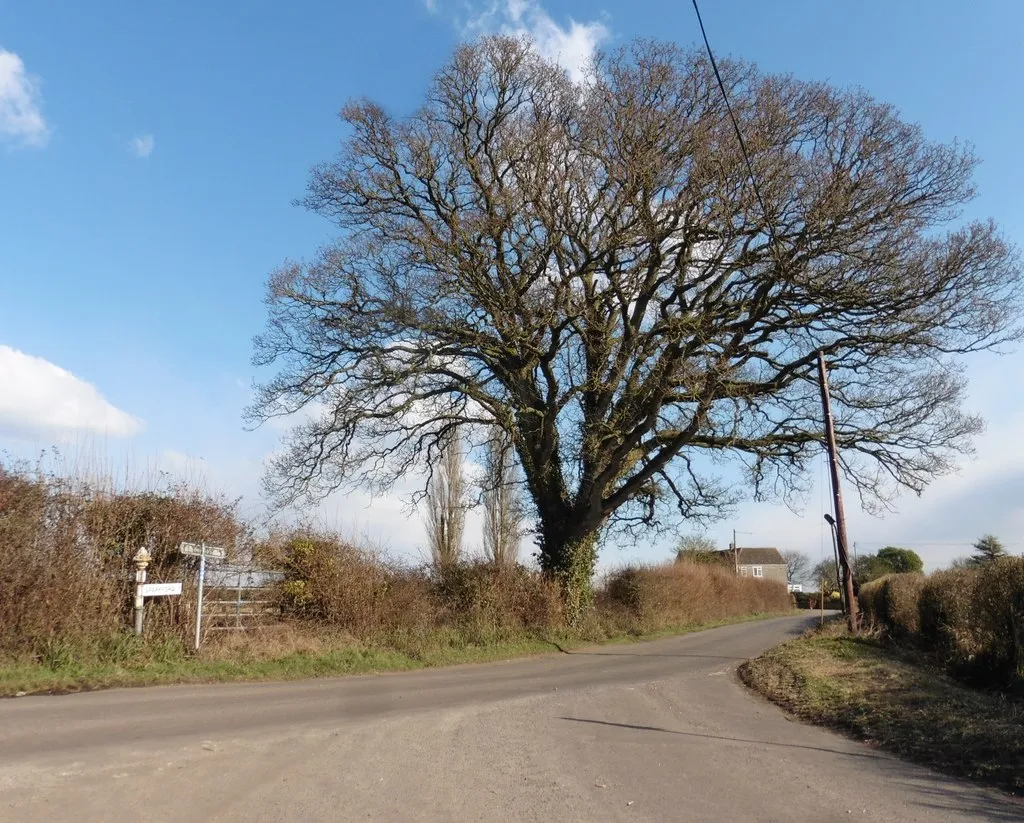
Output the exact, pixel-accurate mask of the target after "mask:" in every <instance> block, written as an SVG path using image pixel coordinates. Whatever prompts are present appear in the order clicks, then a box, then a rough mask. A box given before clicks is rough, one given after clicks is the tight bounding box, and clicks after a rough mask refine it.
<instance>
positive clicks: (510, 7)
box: [428, 0, 610, 82]
mask: <svg viewBox="0 0 1024 823" xmlns="http://www.w3.org/2000/svg"><path fill="white" fill-rule="evenodd" d="M431 2H432V0H430V2H428V8H429V7H430V5H431ZM473 8H474V9H476V8H477V7H476V6H474V7H473ZM461 29H462V34H463V36H465V37H470V38H472V37H478V36H480V35H481V34H488V33H494V32H500V33H502V34H510V35H515V36H525V37H528V38H529V39H530V40H531V41H532V42H533V45H534V48H535V49H536V50H537V52H538V53H539V54H541V55H542V56H543V57H545V58H547V59H548V60H553V61H555V62H557V63H558V64H559V65H560V66H563V67H564V68H565V69H566V70H567V71H568V72H569V74H570V76H571V77H572V78H573V80H575V81H576V82H580V81H582V80H583V79H584V78H585V76H586V71H587V67H588V65H589V63H590V61H591V59H592V58H593V56H594V53H595V52H596V51H597V47H598V46H599V45H600V44H601V43H602V42H603V41H604V40H606V39H607V38H608V36H609V34H610V32H609V31H608V27H607V26H605V24H604V23H602V22H600V21H598V20H591V21H589V22H585V23H580V22H578V21H576V20H573V19H572V18H570V19H569V21H568V25H566V26H562V25H559V24H558V23H557V22H556V21H555V20H554V18H552V17H551V15H550V14H548V12H547V11H546V10H545V9H544V8H543V7H542V6H541V5H540V3H538V2H537V1H536V0H493V2H491V3H489V4H488V5H487V6H486V7H485V8H483V9H478V10H476V11H475V12H474V13H472V14H471V16H470V17H469V19H467V20H466V21H465V22H464V23H462V25H461Z"/></svg>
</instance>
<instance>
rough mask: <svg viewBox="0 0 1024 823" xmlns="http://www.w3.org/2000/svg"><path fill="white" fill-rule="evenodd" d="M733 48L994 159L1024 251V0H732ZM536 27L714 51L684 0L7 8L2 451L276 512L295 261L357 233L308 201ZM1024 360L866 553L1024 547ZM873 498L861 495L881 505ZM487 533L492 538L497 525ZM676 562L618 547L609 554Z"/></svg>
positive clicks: (1006, 225)
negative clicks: (948, 463)
mask: <svg viewBox="0 0 1024 823" xmlns="http://www.w3.org/2000/svg"><path fill="white" fill-rule="evenodd" d="M702 12H703V14H704V20H705V24H706V26H707V28H708V34H709V36H710V39H711V43H712V46H713V47H714V49H715V50H716V52H717V53H718V54H719V55H726V54H731V55H734V56H741V57H744V58H747V59H750V60H753V61H755V62H757V63H758V64H759V65H760V67H761V68H762V69H764V70H767V71H772V72H788V73H792V74H794V75H796V76H798V77H801V78H807V79H824V80H829V81H831V82H833V83H835V84H838V85H842V86H851V85H857V86H861V87H863V88H865V89H867V90H868V91H869V92H871V93H872V94H873V95H875V96H876V97H878V98H880V99H883V100H886V101H889V102H892V103H894V104H895V105H896V106H897V107H898V108H899V109H900V110H901V111H902V113H903V115H904V116H905V117H906V118H907V119H910V120H913V121H917V122H920V123H921V124H922V126H923V127H924V129H925V132H926V133H927V134H928V135H929V136H930V137H932V138H933V139H937V140H951V139H953V138H959V139H961V140H964V141H967V142H970V143H972V144H973V145H974V146H975V147H976V150H977V153H978V154H979V156H980V157H981V158H982V159H983V161H984V162H983V164H982V166H981V167H980V169H979V171H978V174H977V176H976V181H977V184H978V187H979V196H978V198H977V199H976V201H975V202H974V203H972V204H971V207H970V210H969V215H970V216H992V217H995V218H996V219H997V220H998V221H999V223H1000V224H1001V225H1002V227H1003V230H1004V232H1005V233H1006V234H1007V235H1008V236H1009V237H1010V238H1011V239H1012V240H1013V241H1014V242H1015V243H1017V244H1018V245H1021V244H1024V198H1022V196H1021V194H1020V193H1021V191H1024V162H1021V159H1020V154H1019V152H1020V147H1021V146H1022V145H1024V106H1022V105H1021V93H1020V89H1019V79H1020V78H1021V77H1024V56H1022V49H1021V48H1020V45H1021V43H1020V32H1021V31H1022V30H1024V4H1021V3H1018V2H1016V1H1015V0H1001V1H1000V2H996V0H988V1H987V2H974V3H971V4H969V5H965V4H962V3H953V2H947V0H933V2H930V3H928V4H923V3H919V2H913V1H912V0H902V2H894V1H893V0H890V1H889V2H883V1H882V0H867V1H866V2H859V3H849V2H848V3H840V2H830V3H823V2H811V1H810V0H788V2H786V3H780V4H776V3H764V2H755V1H753V0H751V1H750V2H746V1H742V2H741V0H717V2H713V0H705V2H704V4H703V8H702ZM503 28H504V29H517V30H525V31H528V32H529V33H531V34H532V35H533V36H534V37H535V38H536V40H537V43H538V48H540V49H541V50H543V51H545V52H547V53H549V54H553V55H557V56H558V57H559V58H560V59H562V60H563V62H564V63H566V65H567V67H569V68H570V69H571V68H572V67H573V65H574V64H575V62H576V61H578V60H580V59H582V58H583V57H585V56H586V54H587V53H589V51H590V50H591V49H593V48H594V47H596V46H614V45H615V44H616V43H620V42H623V41H626V40H629V39H630V38H632V37H635V36H646V37H658V38H663V39H672V40H676V41H678V42H681V43H693V42H696V39H697V37H698V36H699V32H698V30H697V27H696V20H695V17H694V15H693V10H692V8H691V7H690V5H689V4H688V3H685V2H679V1H678V0H676V2H672V3H668V2H662V0H630V1H629V2H619V0H608V1H607V2H593V3H584V2H554V0H551V1H550V2H546V3H543V4H539V3H535V2H532V0H497V2H475V0H468V2H467V0H458V2H455V0H432V1H431V2H425V1H424V0H382V2H378V3H358V4H357V3H345V2H341V1H340V0H334V2H326V1H317V2H314V0H293V2H291V3H287V4H282V3H279V2H270V0H250V1H249V2H240V0H238V1H236V2H229V0H222V2H218V3H206V2H187V1H186V2H178V3H174V4H171V3H165V4H159V5H158V4H143V3H131V4H128V3H124V2H113V0H107V1H106V2H104V1H103V0H94V1H93V2H91V3H73V2H69V0H62V1H60V0H32V2H12V0H0V448H4V449H7V450H9V451H11V452H13V453H14V454H18V455H28V454H32V453H34V452H35V451H37V450H38V449H40V448H42V447H44V446H46V445H48V444H50V443H53V442H57V443H61V444H63V448H64V449H65V451H70V452H72V453H74V452H78V453H80V454H84V455H86V456H87V458H88V459H90V460H93V461H96V460H99V458H100V456H101V455H102V456H105V457H106V458H107V459H109V460H111V461H113V462H114V463H116V464H118V465H123V464H124V463H125V461H126V460H127V461H128V462H130V463H131V464H132V465H134V466H136V467H142V468H143V469H145V468H149V469H153V468H164V469H168V470H171V471H185V472H187V473H189V474H192V475H195V474H201V475H203V476H204V477H205V478H206V479H207V481H208V482H209V483H210V484H211V485H212V486H214V487H215V488H224V489H229V490H231V491H232V492H233V493H238V494H242V495H244V497H245V500H246V506H247V508H248V509H249V510H252V511H255V510H258V508H259V500H258V493H257V491H258V477H259V472H260V464H261V462H262V460H263V458H264V457H265V455H266V454H267V453H268V452H269V451H270V450H271V449H272V448H273V447H274V444H275V442H276V441H277V438H278V437H279V435H280V431H278V430H274V429H265V430H261V431H258V432H246V431H244V430H243V427H242V422H241V410H242V408H243V406H244V405H245V404H246V402H247V401H248V398H249V391H250V389H249V387H250V384H251V382H252V379H253V377H254V376H255V373H254V371H253V369H252V367H251V366H250V365H249V356H250V353H251V338H252V336H253V335H254V334H257V333H258V332H259V331H260V329H261V327H262V324H263V319H264V308H263V305H262V297H263V290H264V282H265V278H266V275H267V273H268V272H269V271H270V270H271V269H272V268H274V267H275V266H276V265H278V264H280V263H281V262H282V261H284V260H285V259H286V258H289V257H291V258H301V257H303V256H308V255H310V254H311V253H312V252H313V251H314V249H315V248H316V246H317V245H318V244H319V243H322V242H324V241H326V240H328V239H329V238H330V237H331V227H330V226H329V225H328V224H327V223H325V222H324V221H322V220H321V219H320V218H317V217H315V216H313V215H310V214H307V213H305V212H303V211H302V210H301V209H299V208H297V207H295V206H293V205H292V200H293V199H294V198H296V197H298V196H301V194H302V193H303V188H304V185H305V179H306V174H307V171H308V169H309V167H310V166H311V165H313V164H314V163H316V162H318V161H321V160H324V159H327V158H328V157H330V156H331V154H332V153H333V151H334V150H335V147H336V146H337V142H338V139H339V138H340V136H341V134H342V131H341V127H340V124H339V122H338V120H337V119H336V112H337V110H338V109H339V108H340V107H341V105H342V104H343V103H344V102H345V100H346V99H348V98H351V97H355V96H368V97H371V98H373V99H375V100H377V101H379V102H381V103H383V104H384V105H386V106H387V107H388V108H389V109H391V110H392V111H394V112H396V113H403V112H407V111H409V110H410V109H412V108H413V107H414V106H416V105H417V103H418V102H419V100H420V99H421V95H422V93H423V91H424V89H425V87H426V85H427V82H428V80H429V77H430V75H431V74H432V73H433V71H435V70H436V69H437V68H438V67H440V65H441V64H442V63H443V62H444V60H445V59H446V58H447V56H448V54H449V53H450V51H451V49H452V47H453V46H454V45H455V44H456V43H457V42H459V40H460V39H464V38H465V37H468V36H472V35H473V34H474V33H479V32H484V31H494V30H499V29H503ZM1022 367H1024V355H1022V354H1014V355H1010V356H1008V357H1003V358H996V357H993V356H982V357H977V358H974V359H973V360H972V361H970V375H971V377H972V392H971V407H972V409H974V410H976V411H979V412H981V413H983V414H984V415H985V416H986V417H987V418H988V419H989V423H990V429H989V432H988V433H987V434H986V435H985V436H983V437H982V438H981V439H980V440H979V441H978V448H979V454H978V458H977V459H976V460H975V461H973V462H968V463H965V465H964V468H963V470H962V472H961V474H960V475H959V476H956V477H950V478H946V479H943V480H940V481H939V482H938V483H936V484H935V486H934V487H933V488H931V489H929V490H928V491H927V492H926V493H925V495H924V496H923V497H922V498H920V499H912V498H911V499H904V500H902V501H900V502H899V504H898V506H899V509H900V511H899V514H897V515H890V516H889V517H887V518H886V519H885V520H882V521H879V520H877V519H874V518H869V517H866V516H863V515H860V514H857V513H856V512H854V513H853V516H852V518H851V539H853V540H857V541H858V544H859V546H860V547H861V549H862V550H871V549H875V548H878V547H879V546H880V545H882V544H883V543H885V542H902V543H903V544H904V545H912V546H913V547H914V548H916V549H918V550H919V551H920V552H921V554H922V555H923V556H924V557H925V560H926V561H927V562H928V564H929V566H932V567H934V566H938V565H942V564H944V563H945V562H948V560H949V559H950V558H951V557H953V556H956V555H958V554H964V553H966V552H967V551H968V550H969V548H968V545H967V544H968V543H969V541H970V540H972V539H973V538H975V537H977V536H978V535H979V534H981V533H982V532H986V531H991V532H995V533H996V534H998V535H1000V536H1001V537H1002V538H1003V539H1004V541H1005V542H1007V543H1008V544H1009V546H1010V548H1011V550H1014V551H1016V552H1018V553H1019V552H1024V468H1022V466H1024V461H1022V458H1024V443H1022V441H1021V440H1020V438H1019V436H1018V434H1017V433H1018V432H1020V431H1022V430H1024V429H1022V424H1024V412H1022V410H1021V405H1022V403H1021V401H1022V399H1024V390H1022V389H1021V388H1020V377H1021V376H1022V374H1024V368H1022ZM820 498H821V494H820V489H817V490H815V491H814V492H813V493H812V495H811V498H810V499H809V501H808V503H807V505H806V507H805V511H804V516H803V517H799V516H797V515H794V514H793V513H791V512H789V511H788V510H786V509H784V508H780V507H778V506H767V505H756V506H755V505H749V506H744V507H742V508H741V510H740V511H739V512H738V513H737V516H736V517H735V518H733V519H732V520H730V521H729V522H727V523H722V524H721V525H720V526H719V527H717V528H715V529H714V530H713V532H712V534H713V536H715V537H717V538H718V539H719V540H720V542H721V543H722V544H723V545H724V544H725V543H726V542H727V541H728V539H729V530H730V529H732V528H733V527H735V528H737V529H740V530H741V531H744V532H751V533H752V534H750V535H749V536H746V535H744V536H741V542H744V543H748V544H758V545H779V546H785V547H794V548H800V549H804V550H806V551H808V552H809V553H811V554H812V555H814V556H815V557H817V556H818V554H819V552H820V551H821V546H822V544H823V531H822V526H821V511H822V502H821V499H820ZM368 503H369V501H368V499H366V498H363V497H361V496H358V495H357V496H353V497H350V498H345V499H338V500H334V501H332V502H331V503H330V504H328V505H327V506H326V507H325V517H327V519H328V520H330V521H333V522H337V523H338V524H339V525H342V526H343V527H345V528H348V529H350V530H353V531H355V532H362V533H366V534H367V535H368V536H370V537H371V538H373V539H374V540H376V541H378V542H383V543H384V544H385V545H387V546H388V547H390V549H391V550H392V551H393V552H395V553H398V554H410V553H415V552H416V550H417V547H418V546H419V545H420V544H421V543H422V540H421V537H420V534H421V531H420V528H421V527H420V524H419V521H418V519H417V518H415V517H413V518H411V519H409V520H406V519H405V516H404V514H403V512H402V508H401V505H400V503H399V502H398V501H396V500H378V501H375V502H374V503H373V505H372V506H369V507H368ZM855 503H856V501H855V499H850V500H849V502H848V506H849V507H850V508H851V509H856V505H855ZM473 539H474V538H473V537H471V540H470V542H472V541H473ZM627 556H629V557H641V558H644V559H656V558H659V557H663V556H665V544H664V543H663V542H661V543H657V544H654V545H649V546H647V545H644V546H640V547H637V548H635V549H631V550H630V551H629V552H628V553H627V552H624V551H621V550H617V549H609V550H608V551H607V552H606V554H605V557H604V558H603V563H604V564H609V563H617V562H620V561H622V560H624V559H625V558H626V557H627Z"/></svg>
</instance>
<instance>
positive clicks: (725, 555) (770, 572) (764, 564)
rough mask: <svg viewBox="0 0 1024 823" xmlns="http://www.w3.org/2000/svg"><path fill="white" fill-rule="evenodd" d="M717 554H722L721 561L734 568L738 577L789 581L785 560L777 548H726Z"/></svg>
mask: <svg viewBox="0 0 1024 823" xmlns="http://www.w3.org/2000/svg"><path fill="white" fill-rule="evenodd" d="M719 554H721V555H722V561H723V562H727V563H728V564H729V565H730V566H732V567H733V568H735V569H736V573H737V574H738V575H739V576H740V577H757V578H763V579H764V580H775V581H777V582H779V583H788V582H789V577H788V575H787V574H786V561H785V560H783V559H782V555H781V554H780V553H779V550H778V549H744V548H740V549H739V551H738V552H734V551H733V550H732V549H726V550H725V551H723V552H719Z"/></svg>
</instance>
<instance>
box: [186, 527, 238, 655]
mask: <svg viewBox="0 0 1024 823" xmlns="http://www.w3.org/2000/svg"><path fill="white" fill-rule="evenodd" d="M178 552H179V553H181V554H184V555H188V556H190V557H198V558H199V586H198V591H197V593H196V643H195V646H196V651H199V644H200V643H202V639H203V581H205V580H206V560H207V558H209V559H210V560H223V559H224V558H225V557H227V556H228V551H227V549H224V548H221V547H220V546H207V545H206V544H205V543H182V544H181V545H180V546H178Z"/></svg>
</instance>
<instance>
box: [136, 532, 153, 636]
mask: <svg viewBox="0 0 1024 823" xmlns="http://www.w3.org/2000/svg"><path fill="white" fill-rule="evenodd" d="M133 562H134V563H135V604H134V605H135V633H136V634H142V615H143V613H144V609H143V607H144V605H145V602H146V601H145V597H146V596H145V595H144V594H143V593H142V589H143V584H144V583H145V582H146V567H147V566H148V565H149V552H147V551H146V547H145V546H143V547H142V548H141V549H139V550H138V552H136V554H135V557H134V559H133Z"/></svg>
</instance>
